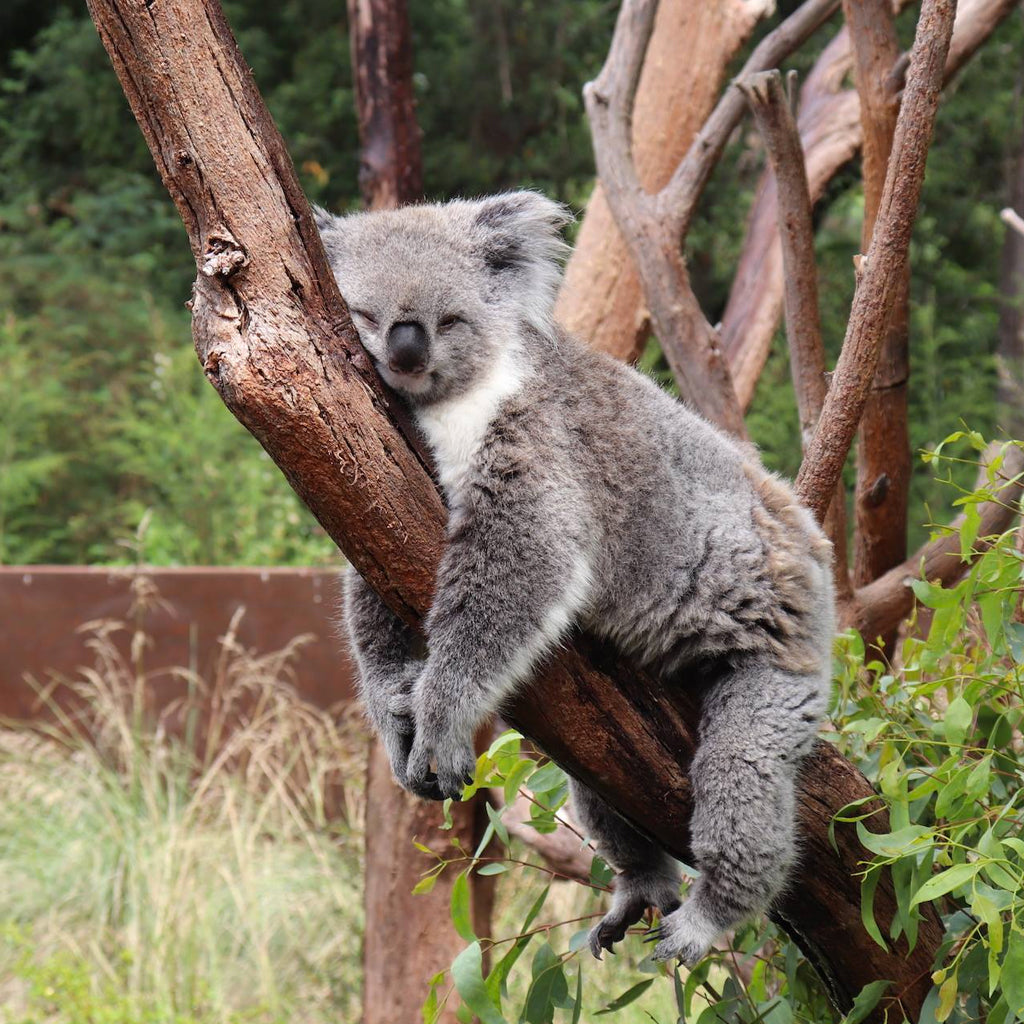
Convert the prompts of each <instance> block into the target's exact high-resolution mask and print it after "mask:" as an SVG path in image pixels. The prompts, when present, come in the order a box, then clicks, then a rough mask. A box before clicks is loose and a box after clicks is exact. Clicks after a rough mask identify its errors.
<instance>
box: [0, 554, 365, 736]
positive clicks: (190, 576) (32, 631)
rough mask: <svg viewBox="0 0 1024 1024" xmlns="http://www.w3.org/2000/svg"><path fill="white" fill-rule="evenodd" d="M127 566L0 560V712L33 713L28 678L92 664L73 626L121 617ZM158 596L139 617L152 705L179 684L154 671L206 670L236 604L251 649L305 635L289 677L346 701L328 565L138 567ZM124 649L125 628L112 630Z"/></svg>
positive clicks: (306, 692) (348, 690) (316, 696)
mask: <svg viewBox="0 0 1024 1024" xmlns="http://www.w3.org/2000/svg"><path fill="white" fill-rule="evenodd" d="M132 571H133V570H120V569H110V568H100V567H81V566H45V565H32V566H0V716H7V717H14V718H25V717H33V716H35V715H36V714H38V713H39V711H40V708H39V702H38V700H37V697H36V692H35V690H34V689H33V687H32V686H31V684H30V683H29V682H28V681H27V679H26V677H27V676H29V675H31V676H33V677H34V678H35V679H37V680H38V681H40V682H45V681H46V680H47V679H48V678H50V677H51V676H52V675H53V674H54V673H58V674H61V675H63V676H72V675H74V673H75V672H76V669H77V668H78V667H79V666H81V665H89V664H92V661H93V658H92V655H91V653H90V651H89V650H88V649H87V647H86V644H85V641H86V635H85V634H83V633H82V632H81V630H80V627H81V626H82V625H83V624H84V623H86V622H90V621H94V620H98V619H114V620H121V621H125V620H127V619H128V616H129V611H130V608H131V603H132V591H131V580H132V575H131V573H132ZM145 576H146V578H147V579H148V580H150V581H152V583H153V584H154V585H155V588H156V591H157V593H158V595H159V601H158V602H157V603H156V605H155V606H154V607H152V608H151V609H150V611H148V612H147V614H146V617H145V619H144V622H143V628H144V630H145V632H146V633H147V634H148V635H149V636H150V637H151V638H152V646H151V647H149V648H147V650H146V654H145V666H146V670H147V673H149V672H155V673H156V676H155V678H154V680H153V684H152V685H153V689H154V692H153V693H152V694H151V697H152V700H153V703H154V705H155V706H157V707H159V706H161V705H162V703H163V702H164V701H166V700H169V699H171V698H172V697H174V696H176V695H178V694H179V693H180V690H181V684H180V682H175V681H174V680H173V679H171V678H170V677H169V676H167V675H166V674H163V676H162V678H161V674H160V673H159V672H158V671H157V670H159V669H162V668H172V667H178V666H191V667H194V668H195V669H197V670H198V671H199V672H200V673H201V674H209V673H210V672H211V670H212V668H213V666H214V665H215V663H216V658H217V655H218V654H219V651H220V647H219V643H218V640H219V638H220V637H222V636H223V635H224V633H225V632H226V630H227V629H228V626H229V623H230V622H231V618H232V616H233V615H234V613H235V612H236V610H238V609H239V608H244V609H245V614H244V616H243V618H242V620H241V623H240V625H239V628H238V640H239V642H240V643H241V644H242V645H243V646H245V647H247V648H250V649H254V650H255V651H256V652H257V653H268V652H270V651H274V650H277V649H280V648H282V647H284V646H285V645H286V644H287V643H288V642H289V641H291V640H292V639H294V638H295V637H297V636H299V635H301V634H304V633H310V634H313V638H312V640H311V641H310V642H309V643H307V644H305V645H304V646H303V647H302V649H301V651H300V652H299V654H298V655H297V657H296V660H295V663H294V668H295V682H296V685H297V687H298V689H299V691H300V692H301V693H302V695H303V696H304V697H306V698H307V699H308V700H309V701H311V702H312V703H314V704H316V705H318V706H320V707H324V708H326V707H330V706H333V705H335V704H337V703H339V702H343V701H349V700H351V699H352V697H353V694H354V692H355V691H354V684H353V669H352V665H351V663H350V661H349V659H348V657H347V654H346V651H345V645H344V643H343V642H342V641H340V640H339V639H338V636H337V627H336V618H337V595H338V579H337V577H338V574H337V572H336V571H334V570H327V569H281V568H272V569H259V568H237V569H228V568H212V567H203V568H185V569H156V568H151V569H147V570H146V571H145ZM116 641H117V644H118V646H119V648H120V650H121V651H122V653H123V654H125V655H127V654H128V646H129V642H130V631H129V630H124V631H122V632H120V633H119V634H117V635H116Z"/></svg>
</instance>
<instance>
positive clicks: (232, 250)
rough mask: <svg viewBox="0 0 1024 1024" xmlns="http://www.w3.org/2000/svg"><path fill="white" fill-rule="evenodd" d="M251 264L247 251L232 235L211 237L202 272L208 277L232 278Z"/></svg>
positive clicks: (201, 267) (201, 268)
mask: <svg viewBox="0 0 1024 1024" xmlns="http://www.w3.org/2000/svg"><path fill="white" fill-rule="evenodd" d="M248 263H249V256H248V254H247V253H246V251H245V250H244V249H243V248H242V247H241V246H240V245H239V244H238V242H237V241H235V239H234V238H232V237H231V235H229V234H227V233H224V234H218V235H212V234H211V235H210V236H209V237H208V238H207V240H206V252H205V255H204V256H203V262H202V264H201V266H200V270H201V271H202V272H203V274H205V275H206V276H207V277H225V278H227V277H230V276H231V275H232V274H235V273H237V272H238V271H239V270H241V269H242V267H244V266H247V265H248Z"/></svg>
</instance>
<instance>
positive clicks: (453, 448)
mask: <svg viewBox="0 0 1024 1024" xmlns="http://www.w3.org/2000/svg"><path fill="white" fill-rule="evenodd" d="M517 354H518V353H516V352H513V351H509V350H508V349H506V350H503V351H502V353H501V355H500V356H499V357H498V359H496V360H495V362H494V364H493V365H492V366H491V368H490V369H489V370H488V371H487V373H486V375H485V376H484V377H483V378H482V379H481V380H480V381H479V382H478V383H477V384H476V385H475V386H474V387H472V388H471V389H470V390H469V391H466V392H464V393H463V394H461V395H457V396H455V397H454V398H449V399H446V400H444V401H441V402H436V403H434V404H433V405H430V406H427V407H425V408H422V409H418V410H417V411H416V422H417V424H418V426H419V428H420V430H421V431H422V432H423V436H424V437H425V438H426V440H427V444H429V445H430V449H431V451H432V452H433V453H434V459H435V460H436V462H437V472H438V475H439V476H440V478H441V486H442V487H443V488H444V489H445V491H446V492H447V493H448V494H449V495H450V494H451V493H452V492H453V491H455V490H457V489H458V488H459V486H460V485H461V484H462V483H463V482H464V481H465V479H466V477H467V475H468V474H469V471H470V469H471V468H472V466H473V461H474V459H475V458H476V455H477V452H478V451H479V450H480V445H481V444H482V443H483V439H484V436H485V435H486V433H487V428H488V427H489V426H490V425H491V422H492V420H493V419H494V417H495V415H496V414H497V412H498V407H499V406H500V405H501V403H502V402H503V401H504V400H505V399H506V398H511V397H512V396H513V395H514V394H516V393H517V392H518V391H519V390H520V388H521V387H522V386H523V381H524V379H525V372H524V370H523V367H522V363H521V361H520V360H517V359H516V356H517Z"/></svg>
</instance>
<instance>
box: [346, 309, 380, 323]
mask: <svg viewBox="0 0 1024 1024" xmlns="http://www.w3.org/2000/svg"><path fill="white" fill-rule="evenodd" d="M351 313H352V315H353V316H354V317H356V318H357V319H359V320H362V321H363V323H365V324H366V326H367V327H376V326H377V318H376V317H375V316H373V314H372V313H367V312H366V310H365V309H353V310H351Z"/></svg>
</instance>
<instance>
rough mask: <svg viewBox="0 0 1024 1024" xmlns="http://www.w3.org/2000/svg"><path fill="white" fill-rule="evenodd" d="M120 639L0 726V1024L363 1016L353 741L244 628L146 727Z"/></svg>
mask: <svg viewBox="0 0 1024 1024" xmlns="http://www.w3.org/2000/svg"><path fill="white" fill-rule="evenodd" d="M140 586H143V585H140ZM139 596H140V601H144V600H155V599H156V597H155V595H152V594H149V595H146V594H145V593H144V592H143V591H142V590H141V589H140V595H139ZM140 607H141V606H140ZM234 625H236V624H233V627H234ZM125 628H127V627H125V626H124V625H123V624H120V623H113V622H97V623H91V624H89V626H87V627H85V629H86V631H87V634H88V645H89V647H90V648H91V651H92V655H93V665H92V667H91V668H89V669H88V670H87V671H84V672H82V673H81V675H80V676H79V677H78V678H75V679H70V680H64V681H60V682H59V683H55V684H52V685H50V686H49V687H48V688H47V689H46V690H45V692H43V693H42V697H43V699H44V701H45V702H46V704H47V705H48V707H49V709H50V711H51V712H52V719H51V720H50V721H49V723H48V724H45V725H40V724H36V725H34V726H31V727H30V726H26V725H24V724H14V723H8V724H7V725H6V726H5V727H4V728H2V729H0V877H2V878H3V879H4V883H3V885H2V886H0V926H2V927H3V931H2V933H0V1020H5V1021H12V1022H13V1021H18V1022H19V1024H29V1022H32V1024H34V1022H36V1021H43V1020H45V1021H48V1022H49V1021H53V1022H58V1021H60V1022H63V1021H67V1022H69V1024H70V1022H72V1021H74V1022H76V1024H77V1022H78V1021H81V1020H97V1021H102V1022H104V1024H121V1022H122V1021H124V1022H127V1021H132V1022H136V1021H137V1022H147V1024H148V1022H150V1021H152V1022H156V1021H172V1020H180V1021H201V1022H203V1024H206V1022H225V1021H239V1020H245V1021H252V1022H263V1021H268V1022H269V1021H285V1020H287V1021H310V1022H315V1021H321V1020H323V1021H326V1020H331V1021H337V1020H356V1019H358V1015H359V996H360V964H359V944H360V935H361V931H362V921H361V915H362V907H361V902H362V901H361V865H360V855H361V842H360V841H359V839H360V836H361V830H362V771H361V769H362V763H363V762H362V755H363V746H364V744H363V740H362V737H361V735H360V734H359V732H358V731H357V730H355V729H353V728H351V727H350V726H349V724H348V723H347V722H346V720H344V719H343V720H342V722H341V724H340V725H339V724H338V723H337V722H336V720H335V718H334V717H333V716H331V715H329V714H326V713H323V712H321V711H318V710H316V709H314V708H312V707H311V706H309V705H308V704H306V703H304V702H303V701H302V700H300V699H299V698H298V697H297V696H296V694H295V691H294V689H293V688H292V687H291V685H290V663H291V661H292V659H293V656H294V653H295V649H296V646H297V644H298V643H299V642H300V641H296V643H294V644H292V645H289V646H288V647H287V648H285V649H284V650H282V651H277V652H274V653H272V654H267V655H262V656H255V655H253V654H251V653H250V652H247V651H244V650H242V649H241V648H240V647H239V646H238V644H237V642H236V640H235V636H234V628H232V629H230V630H229V632H228V635H227V636H226V637H225V638H224V641H223V646H222V654H221V657H220V662H219V665H218V668H217V671H216V674H215V677H214V678H213V679H212V680H203V679H201V678H199V677H198V676H197V675H195V674H194V673H192V672H189V671H186V670H181V671H179V672H177V673H176V678H177V679H178V682H179V683H180V686H181V696H180V698H179V699H178V700H176V701H175V702H173V704H172V705H171V706H170V707H168V708H166V709H165V710H164V711H163V712H162V714H161V715H160V716H159V717H157V716H154V715H152V714H151V713H150V712H149V711H148V709H147V707H146V692H147V683H148V679H147V675H146V672H145V671H144V653H145V636H144V633H143V632H142V631H141V630H140V629H135V630H133V632H132V634H131V639H132V642H131V654H130V655H129V656H128V657H123V656H122V654H121V653H120V652H119V650H118V647H117V645H116V644H115V642H114V640H115V637H116V636H117V635H118V633H119V632H120V631H121V630H123V629H125Z"/></svg>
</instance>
